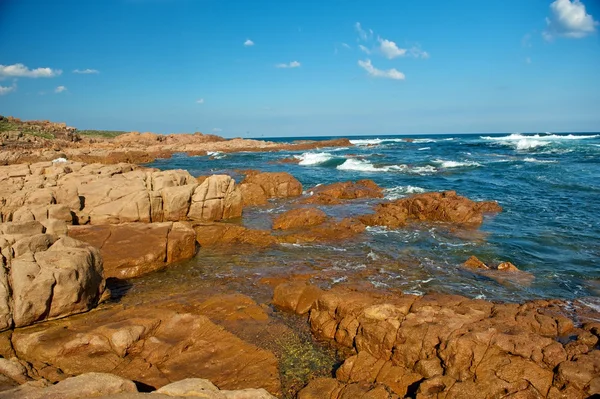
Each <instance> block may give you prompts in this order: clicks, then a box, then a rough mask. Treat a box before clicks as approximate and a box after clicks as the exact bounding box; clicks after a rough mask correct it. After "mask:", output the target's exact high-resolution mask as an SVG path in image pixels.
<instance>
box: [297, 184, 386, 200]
mask: <svg viewBox="0 0 600 399" xmlns="http://www.w3.org/2000/svg"><path fill="white" fill-rule="evenodd" d="M308 191H309V192H310V193H312V195H311V196H310V197H308V198H305V199H303V200H302V201H301V202H302V203H303V204H323V205H336V204H340V203H342V201H341V200H352V199H358V198H383V189H382V188H381V187H379V186H378V185H377V184H376V183H375V182H374V181H372V180H359V181H357V182H356V183H354V182H351V181H348V182H342V183H333V184H328V185H323V186H317V187H313V188H311V189H310V190H308Z"/></svg>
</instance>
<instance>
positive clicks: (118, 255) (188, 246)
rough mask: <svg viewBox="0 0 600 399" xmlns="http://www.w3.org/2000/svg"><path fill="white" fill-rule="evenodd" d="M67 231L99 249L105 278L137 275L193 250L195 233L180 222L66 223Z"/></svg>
mask: <svg viewBox="0 0 600 399" xmlns="http://www.w3.org/2000/svg"><path fill="white" fill-rule="evenodd" d="M68 234H69V237H73V238H76V239H78V240H81V241H84V242H86V243H88V244H90V245H92V246H94V247H95V248H98V249H99V250H100V254H101V255H102V258H103V259H104V275H105V277H106V278H109V277H116V278H121V279H127V278H132V277H139V276H142V275H144V274H147V273H151V272H154V271H156V270H160V269H163V268H165V267H166V266H168V265H169V264H171V263H174V262H178V261H182V260H186V259H190V258H192V257H194V255H195V254H196V242H195V239H196V234H195V232H194V230H193V229H192V227H191V226H189V225H187V224H186V223H184V222H164V223H149V224H147V223H124V224H119V225H92V226H89V225H87V226H70V227H69V231H68Z"/></svg>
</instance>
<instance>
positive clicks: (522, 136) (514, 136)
mask: <svg viewBox="0 0 600 399" xmlns="http://www.w3.org/2000/svg"><path fill="white" fill-rule="evenodd" d="M597 137H600V135H598V134H593V135H578V134H545V135H544V134H542V135H540V134H530V135H525V134H521V133H513V134H511V135H508V136H500V137H491V136H481V138H482V139H483V140H493V141H520V140H523V139H536V140H544V141H555V140H586V139H595V138H597Z"/></svg>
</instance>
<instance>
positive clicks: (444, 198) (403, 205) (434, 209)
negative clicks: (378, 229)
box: [359, 191, 502, 228]
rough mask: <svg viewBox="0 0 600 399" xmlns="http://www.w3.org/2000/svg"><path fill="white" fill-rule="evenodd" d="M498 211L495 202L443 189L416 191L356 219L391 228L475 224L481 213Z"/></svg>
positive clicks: (479, 222) (478, 223)
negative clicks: (427, 224)
mask: <svg viewBox="0 0 600 399" xmlns="http://www.w3.org/2000/svg"><path fill="white" fill-rule="evenodd" d="M501 210H502V208H501V207H500V205H498V203H496V202H494V201H487V202H475V201H471V200H470V199H468V198H465V197H461V196H459V195H457V194H456V192H454V191H444V192H441V193H437V192H433V193H424V194H417V195H413V196H411V197H408V198H402V199H399V200H396V201H393V202H388V203H383V204H379V205H377V206H376V207H375V213H374V214H371V215H365V216H362V217H360V218H359V219H360V220H361V221H362V222H363V223H364V224H366V225H367V226H386V227H390V228H397V227H402V226H406V225H407V224H408V223H411V222H444V223H451V224H457V225H461V226H473V227H477V226H479V225H480V224H481V223H482V222H483V214H484V213H488V212H500V211H501Z"/></svg>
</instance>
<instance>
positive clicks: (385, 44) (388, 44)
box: [377, 37, 406, 60]
mask: <svg viewBox="0 0 600 399" xmlns="http://www.w3.org/2000/svg"><path fill="white" fill-rule="evenodd" d="M377 41H378V42H379V50H380V51H381V52H382V53H383V55H384V56H385V57H386V58H388V59H390V60H391V59H394V58H396V57H403V56H405V55H406V49H405V48H399V47H398V46H397V45H396V43H394V42H393V41H391V40H387V39H382V38H380V37H379V38H377Z"/></svg>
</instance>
